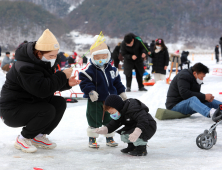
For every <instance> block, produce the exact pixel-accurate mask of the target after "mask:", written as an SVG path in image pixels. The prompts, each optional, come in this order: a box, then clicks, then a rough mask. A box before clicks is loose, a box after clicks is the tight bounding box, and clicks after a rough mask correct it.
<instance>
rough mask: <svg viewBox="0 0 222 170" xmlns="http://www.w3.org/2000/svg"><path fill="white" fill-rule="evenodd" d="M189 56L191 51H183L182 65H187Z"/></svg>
mask: <svg viewBox="0 0 222 170" xmlns="http://www.w3.org/2000/svg"><path fill="white" fill-rule="evenodd" d="M188 55H189V51H183V52H182V54H181V58H180V59H181V63H185V62H186V61H188V59H187V57H188Z"/></svg>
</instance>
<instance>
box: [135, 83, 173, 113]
mask: <svg viewBox="0 0 222 170" xmlns="http://www.w3.org/2000/svg"><path fill="white" fill-rule="evenodd" d="M168 89H169V84H166V81H157V82H156V83H155V85H154V86H153V87H152V88H150V89H149V90H148V92H146V93H145V94H144V95H143V96H141V97H140V98H139V100H140V101H141V102H143V103H144V104H146V105H147V106H148V107H149V112H150V114H151V115H152V116H154V117H155V114H156V110H157V109H158V108H163V109H165V108H166V106H165V103H166V96H167V91H168Z"/></svg>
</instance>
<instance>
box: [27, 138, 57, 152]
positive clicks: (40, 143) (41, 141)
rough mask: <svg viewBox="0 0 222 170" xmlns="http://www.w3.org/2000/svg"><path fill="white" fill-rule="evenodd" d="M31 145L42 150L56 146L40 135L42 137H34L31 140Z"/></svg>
mask: <svg viewBox="0 0 222 170" xmlns="http://www.w3.org/2000/svg"><path fill="white" fill-rule="evenodd" d="M31 141H32V144H33V145H35V146H37V147H41V148H44V149H54V148H55V147H56V146H57V145H56V143H54V142H51V141H50V140H49V139H48V138H47V137H46V135H42V136H36V137H35V138H33V139H32V140H31Z"/></svg>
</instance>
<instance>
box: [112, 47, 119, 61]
mask: <svg viewBox="0 0 222 170" xmlns="http://www.w3.org/2000/svg"><path fill="white" fill-rule="evenodd" d="M119 51H120V46H118V45H117V46H116V47H115V48H114V50H113V53H112V59H113V60H117V59H118V57H119Z"/></svg>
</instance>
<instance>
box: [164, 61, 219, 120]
mask: <svg viewBox="0 0 222 170" xmlns="http://www.w3.org/2000/svg"><path fill="white" fill-rule="evenodd" d="M206 73H209V69H208V68H207V67H206V66H205V65H203V64H202V63H196V64H195V65H194V66H193V67H191V68H189V69H184V70H182V71H180V73H179V74H177V75H176V76H175V77H174V79H173V80H172V82H171V84H170V87H169V90H168V93H167V100H166V108H167V109H168V110H172V111H177V112H180V113H182V114H185V115H188V114H194V113H200V114H202V115H203V116H205V117H208V118H210V117H212V115H213V114H214V112H215V111H216V109H217V108H218V107H219V104H222V102H220V101H217V100H214V96H213V95H212V94H203V93H201V92H200V88H201V85H202V84H203V78H204V77H205V76H206ZM217 111H219V109H218V110H217Z"/></svg>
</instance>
